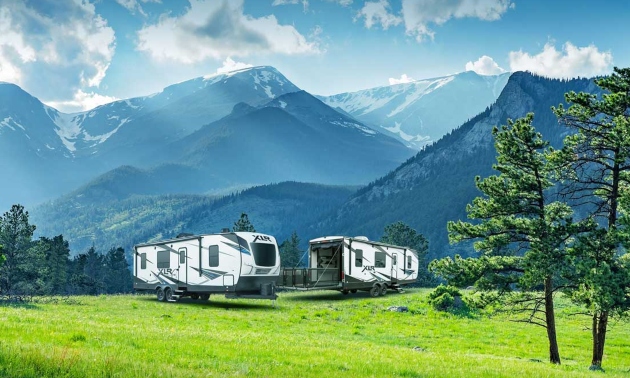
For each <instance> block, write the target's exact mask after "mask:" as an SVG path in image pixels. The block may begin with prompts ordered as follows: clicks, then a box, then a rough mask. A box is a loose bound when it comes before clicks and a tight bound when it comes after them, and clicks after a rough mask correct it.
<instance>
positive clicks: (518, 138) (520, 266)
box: [431, 113, 578, 364]
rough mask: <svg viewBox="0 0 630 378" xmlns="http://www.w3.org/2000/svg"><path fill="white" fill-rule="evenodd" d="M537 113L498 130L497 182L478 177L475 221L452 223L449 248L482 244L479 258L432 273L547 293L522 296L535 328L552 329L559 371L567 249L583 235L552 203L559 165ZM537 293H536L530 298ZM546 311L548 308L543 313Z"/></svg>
mask: <svg viewBox="0 0 630 378" xmlns="http://www.w3.org/2000/svg"><path fill="white" fill-rule="evenodd" d="M532 121H533V114H531V113H530V114H528V115H527V116H526V117H525V118H521V119H518V120H516V121H514V122H513V121H511V120H509V121H508V125H507V126H502V127H501V128H500V129H499V128H494V130H493V132H492V133H493V135H494V138H495V148H496V150H497V164H495V165H494V166H493V168H494V169H495V170H496V171H498V172H499V175H495V176H490V177H488V178H485V179H480V178H479V177H477V187H478V188H479V190H480V191H481V192H482V193H483V194H484V195H483V196H482V197H477V198H475V199H474V200H473V203H472V204H470V205H468V206H467V208H466V211H467V212H468V217H469V218H471V219H474V220H475V222H474V223H471V222H464V221H458V222H449V223H448V231H449V238H450V240H451V242H461V241H464V240H471V239H473V240H477V241H476V242H475V244H474V245H475V249H476V250H478V251H480V252H481V257H480V258H471V259H466V260H464V259H461V258H459V257H458V256H456V258H455V260H452V259H450V258H447V259H443V260H441V261H435V262H433V263H432V266H431V268H432V269H433V270H434V271H436V272H438V273H440V274H441V275H442V276H444V277H445V278H446V279H447V280H449V281H450V282H452V283H455V284H460V285H471V284H476V285H478V286H480V288H482V289H489V290H494V289H499V290H500V292H502V293H508V292H509V291H510V290H511V288H512V285H514V284H516V285H518V286H519V287H520V289H521V290H523V291H530V290H535V289H536V288H537V287H539V286H542V287H543V288H544V289H543V294H542V298H538V297H536V295H535V294H533V296H532V295H528V296H519V300H527V301H531V302H532V306H531V308H533V313H532V314H531V317H529V321H530V322H531V323H534V324H537V325H540V326H543V327H544V328H546V330H547V338H548V341H549V360H550V361H551V362H552V363H556V364H560V353H559V350H558V342H557V336H556V322H555V314H554V301H553V297H554V292H555V291H556V290H557V289H558V280H559V279H560V275H559V274H560V273H561V272H562V271H563V269H564V267H565V265H566V261H567V260H566V250H565V247H566V245H565V243H566V242H567V241H568V240H569V239H570V238H571V237H572V236H573V235H574V234H575V233H577V232H578V228H577V226H576V225H574V224H573V222H572V210H571V208H570V207H569V206H567V205H566V204H564V203H562V202H558V201H555V202H554V201H552V198H551V191H550V189H551V188H552V187H553V186H554V182H553V180H552V178H551V177H552V173H553V168H554V167H553V166H552V165H551V164H550V162H549V161H548V159H547V156H548V154H549V153H550V150H549V147H548V142H546V141H545V140H543V139H542V136H541V135H540V133H538V132H536V130H535V129H534V127H533V126H532ZM532 293H533V292H532ZM540 307H542V308H540Z"/></svg>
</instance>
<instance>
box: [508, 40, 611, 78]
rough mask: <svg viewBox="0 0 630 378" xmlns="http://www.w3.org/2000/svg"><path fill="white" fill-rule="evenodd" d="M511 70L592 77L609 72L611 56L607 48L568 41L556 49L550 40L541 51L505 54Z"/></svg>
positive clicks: (558, 76) (553, 75)
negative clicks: (600, 49) (600, 48)
mask: <svg viewBox="0 0 630 378" xmlns="http://www.w3.org/2000/svg"><path fill="white" fill-rule="evenodd" d="M509 59H510V70H511V71H513V72H514V71H530V72H533V73H536V74H539V75H543V76H548V77H555V78H571V77H576V76H584V77H592V76H597V75H603V74H607V73H610V71H612V64H613V57H612V54H611V53H610V52H608V51H599V49H598V48H597V47H596V46H594V45H589V46H586V47H577V46H575V45H573V44H572V43H571V42H567V43H565V44H564V46H562V51H558V50H556V47H555V46H554V45H553V44H552V43H547V44H545V47H544V48H543V51H541V52H540V53H538V54H536V55H530V54H529V53H526V52H523V51H511V52H510V54H509Z"/></svg>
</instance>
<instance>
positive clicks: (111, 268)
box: [104, 247, 132, 294]
mask: <svg viewBox="0 0 630 378" xmlns="http://www.w3.org/2000/svg"><path fill="white" fill-rule="evenodd" d="M104 260H105V272H106V274H105V287H106V290H107V292H108V293H110V294H113V293H128V292H130V291H131V289H132V280H131V271H130V270H129V263H128V262H127V259H126V258H125V250H124V249H123V248H120V247H118V248H111V249H110V250H109V251H108V252H107V254H106V255H105V258H104Z"/></svg>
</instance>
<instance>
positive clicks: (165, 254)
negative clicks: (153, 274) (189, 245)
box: [157, 251, 171, 269]
mask: <svg viewBox="0 0 630 378" xmlns="http://www.w3.org/2000/svg"><path fill="white" fill-rule="evenodd" d="M157 267H158V269H168V268H170V267H171V253H170V252H169V251H160V252H158V253H157Z"/></svg>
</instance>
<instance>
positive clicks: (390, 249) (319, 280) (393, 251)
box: [279, 236, 418, 297]
mask: <svg viewBox="0 0 630 378" xmlns="http://www.w3.org/2000/svg"><path fill="white" fill-rule="evenodd" d="M308 257H309V262H308V268H293V269H291V268H283V269H282V273H281V277H280V285H279V286H280V287H282V288H285V289H295V290H314V289H317V290H321V289H330V290H338V291H340V292H342V293H343V294H348V293H350V292H353V293H355V292H356V291H357V290H364V291H369V292H370V295H372V296H373V297H376V296H379V295H385V294H387V290H388V289H395V290H398V289H399V288H400V286H402V285H408V284H411V283H414V282H416V280H417V279H418V253H417V252H416V251H415V250H413V249H409V248H405V247H399V246H396V245H392V244H386V243H380V242H374V241H369V240H368V239H367V238H366V237H363V236H359V237H354V238H352V237H347V236H326V237H321V238H317V239H313V240H311V241H310V242H309V250H308Z"/></svg>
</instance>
